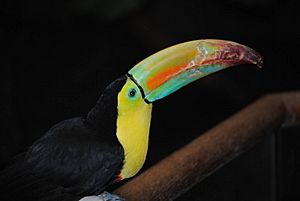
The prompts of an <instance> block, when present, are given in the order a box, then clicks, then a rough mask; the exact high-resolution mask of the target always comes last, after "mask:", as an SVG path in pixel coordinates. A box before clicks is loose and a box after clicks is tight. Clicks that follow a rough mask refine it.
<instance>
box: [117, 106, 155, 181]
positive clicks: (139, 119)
mask: <svg viewBox="0 0 300 201" xmlns="http://www.w3.org/2000/svg"><path fill="white" fill-rule="evenodd" d="M150 120H151V107H150V108H144V110H143V111H138V112H136V113H135V114H131V115H126V114H119V118H118V121H117V137H118V139H119V141H120V143H121V144H122V146H123V149H124V154H125V158H124V165H123V168H122V171H121V176H122V178H129V177H132V176H134V175H135V174H136V173H137V172H138V171H139V170H140V169H141V168H142V166H143V164H144V162H145V160H146V155H147V151H148V139H149V129H150Z"/></svg>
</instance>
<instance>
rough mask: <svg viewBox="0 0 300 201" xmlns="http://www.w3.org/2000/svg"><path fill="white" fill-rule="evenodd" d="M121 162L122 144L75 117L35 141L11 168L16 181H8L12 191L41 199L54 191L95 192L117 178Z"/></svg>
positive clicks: (77, 193)
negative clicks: (107, 139)
mask: <svg viewBox="0 0 300 201" xmlns="http://www.w3.org/2000/svg"><path fill="white" fill-rule="evenodd" d="M122 163H123V150H122V148H121V147H120V146H118V145H117V144H114V143H111V142H109V143H108V142H104V141H101V138H99V136H97V135H95V134H93V133H92V131H89V130H87V129H86V128H85V126H84V124H83V123H82V120H81V118H75V119H70V120H66V121H64V122H61V123H59V124H58V125H56V126H54V127H53V128H52V129H50V130H49V131H48V132H47V133H46V135H45V136H43V137H42V138H41V139H39V140H38V141H37V142H35V143H34V145H33V146H32V147H31V148H30V149H29V151H28V152H27V153H26V155H25V156H23V157H21V159H19V160H17V162H16V163H15V165H13V166H12V167H11V170H10V171H9V174H10V175H13V176H14V180H13V181H12V180H9V179H6V180H5V181H6V182H8V183H7V186H11V188H10V190H11V189H14V190H12V192H18V191H19V190H20V189H22V192H23V193H24V192H28V193H31V194H33V195H34V197H38V198H39V199H40V200H48V199H41V198H42V197H44V198H46V197H47V196H48V197H51V196H53V195H55V194H56V195H57V196H66V195H68V194H70V195H78V196H83V195H93V194H99V193H100V192H101V191H102V190H103V189H104V188H105V186H106V185H108V184H109V183H110V182H111V181H112V180H114V179H115V177H116V176H117V174H118V173H119V171H120V169H121V166H122ZM6 174H7V175H8V172H6ZM18 174H19V176H15V175H18ZM2 177H3V176H2ZM4 177H5V176H4ZM26 177H28V178H29V179H27V178H26ZM6 188H7V187H6ZM29 196H30V195H29ZM40 197H41V198H40ZM23 200H24V199H23ZM49 200H51V199H49ZM52 200H55V199H52ZM56 200H57V199H56ZM60 200H63V199H60ZM65 200H68V199H65Z"/></svg>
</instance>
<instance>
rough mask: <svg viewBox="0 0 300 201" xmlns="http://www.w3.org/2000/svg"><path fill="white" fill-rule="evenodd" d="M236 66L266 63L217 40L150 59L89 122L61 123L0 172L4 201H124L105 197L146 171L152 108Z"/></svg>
mask: <svg viewBox="0 0 300 201" xmlns="http://www.w3.org/2000/svg"><path fill="white" fill-rule="evenodd" d="M239 64H255V65H257V66H258V67H262V65H263V60H262V57H261V55H260V54H259V53H258V52H256V51H255V50H253V49H251V48H250V47H247V46H245V45H242V44H239V43H236V42H232V41H227V40H218V39H202V40H193V41H188V42H184V43H180V44H177V45H174V46H171V47H169V48H166V49H164V50H161V51H159V52H157V53H155V54H153V55H151V56H149V57H147V58H146V59H144V60H142V61H141V62H139V63H138V64H136V65H135V66H134V67H133V68H131V69H130V70H129V71H128V72H127V73H126V75H123V76H121V77H120V78H118V79H116V80H115V81H113V82H112V83H111V84H110V85H108V86H107V87H106V88H105V89H104V91H103V92H102V94H101V96H100V98H99V99H98V101H97V102H96V105H95V106H94V107H93V108H92V109H91V110H90V111H89V112H88V113H87V115H86V116H83V117H74V118H71V119H67V120H63V121H61V122H59V123H58V124H56V125H54V126H53V127H51V128H50V129H49V130H48V131H47V132H46V133H45V134H44V135H42V137H40V138H39V139H38V140H37V141H35V142H34V143H33V144H32V145H31V146H30V147H29V148H28V150H27V151H25V152H24V153H21V154H19V155H17V156H16V157H15V158H13V159H12V161H11V162H10V163H9V164H8V165H7V167H6V168H5V169H4V170H2V171H1V172H0V182H1V183H0V200H5V201H17V200H18V201H20V200H22V201H27V200H28V201H54V200H55V201H78V200H81V201H85V200H88V199H87V198H89V197H94V198H95V196H96V197H98V198H99V200H103V201H108V200H114V201H117V200H122V198H120V197H118V196H114V195H112V194H109V193H107V192H105V189H106V188H107V187H108V186H110V185H111V184H114V183H116V182H118V181H121V180H123V179H128V178H131V177H133V176H135V175H136V174H137V173H138V172H139V170H140V169H141V168H142V166H143V164H144V162H145V160H146V156H147V150H148V144H149V130H150V124H151V112H152V105H153V103H154V102H155V101H157V100H159V99H162V98H164V97H166V96H168V95H170V94H172V93H173V92H175V91H177V90H179V89H180V88H182V87H184V86H186V85H188V84H189V83H191V82H194V81H196V80H198V79H200V78H202V77H204V76H207V75H210V74H212V73H214V72H217V71H220V70H223V69H226V68H228V67H230V66H236V65H239ZM103 193H104V194H103ZM91 200H92V199H91ZM95 200H97V199H95Z"/></svg>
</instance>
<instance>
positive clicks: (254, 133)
mask: <svg viewBox="0 0 300 201" xmlns="http://www.w3.org/2000/svg"><path fill="white" fill-rule="evenodd" d="M299 122H300V92H289V93H282V94H274V95H268V96H264V97H262V98H261V99H259V100H258V101H256V102H254V103H253V104H251V105H249V106H248V107H246V108H245V109H243V110H241V111H240V112H238V113H237V114H235V115H233V116H232V117H230V118H228V119H227V120H225V121H224V122H222V123H220V124H219V125H218V126H216V127H214V128H213V129H211V130H209V131H207V132H205V133H204V134H202V135H200V136H199V137H197V138H196V139H195V140H193V141H192V142H191V143H189V144H187V145H186V146H184V147H183V148H181V149H179V150H177V151H175V152H174V153H172V154H171V155H170V156H168V157H167V158H165V159H163V160H162V161H160V162H159V163H157V164H156V165H154V166H153V167H151V168H150V169H148V170H147V171H145V172H143V173H142V174H140V175H139V176H137V177H135V178H134V179H132V180H131V181H129V182H128V183H126V184H124V185H123V186H121V187H120V188H118V189H116V190H115V192H114V193H116V194H118V195H120V196H121V197H123V198H125V199H126V200H127V201H141V200H143V201H167V200H174V199H176V198H177V197H179V196H180V195H182V194H183V193H185V192H186V191H188V190H189V189H190V188H192V187H193V186H194V185H196V184H197V183H199V182H200V181H201V180H203V179H204V178H205V177H207V176H208V175H210V174H212V173H213V172H214V171H216V170H217V169H218V168H220V167H222V166H223V165H225V164H226V163H228V162H229V161H231V160H232V159H234V158H235V157H237V156H238V155H240V154H241V153H243V152H245V151H246V150H248V149H249V148H250V147H252V146H253V145H255V144H256V142H258V141H259V140H260V139H262V138H263V137H266V136H267V135H270V134H271V133H273V132H274V131H275V132H276V131H277V130H278V129H279V128H280V127H282V126H286V125H294V124H296V123H299Z"/></svg>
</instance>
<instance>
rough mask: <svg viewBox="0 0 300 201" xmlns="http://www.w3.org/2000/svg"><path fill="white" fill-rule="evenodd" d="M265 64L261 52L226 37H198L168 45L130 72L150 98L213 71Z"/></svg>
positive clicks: (152, 100)
mask: <svg viewBox="0 0 300 201" xmlns="http://www.w3.org/2000/svg"><path fill="white" fill-rule="evenodd" d="M248 63H251V64H256V65H257V66H258V67H262V64H263V61H262V58H261V56H260V55H259V53H257V52H256V51H254V50H253V49H251V48H249V47H246V46H244V45H241V44H238V43H235V42H230V41H224V40H195V41H190V42H186V43H181V44H178V45H175V46H172V47H169V48H167V49H164V50H162V51H160V52H157V53H156V54H153V55H152V56H150V57H148V58H146V59H144V60H143V61H141V62H140V63H138V64H137V65H135V66H134V67H133V68H132V69H131V70H130V71H129V72H128V74H129V76H130V77H131V78H132V79H133V80H134V81H135V82H136V83H137V84H138V85H139V86H140V87H141V88H142V91H143V93H144V99H145V101H147V102H154V101H155V100H158V99H161V98H164V97H166V96H167V95H169V94H171V93H173V92H174V91H177V90H178V89H180V88H181V87H183V86H185V85H187V84H189V83H191V82H193V81H195V80H198V79H199V78H202V77H204V76H206V75H209V74H211V73H214V72H217V71H220V70H223V69H225V68H227V67H230V66H234V65H238V64H248Z"/></svg>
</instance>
